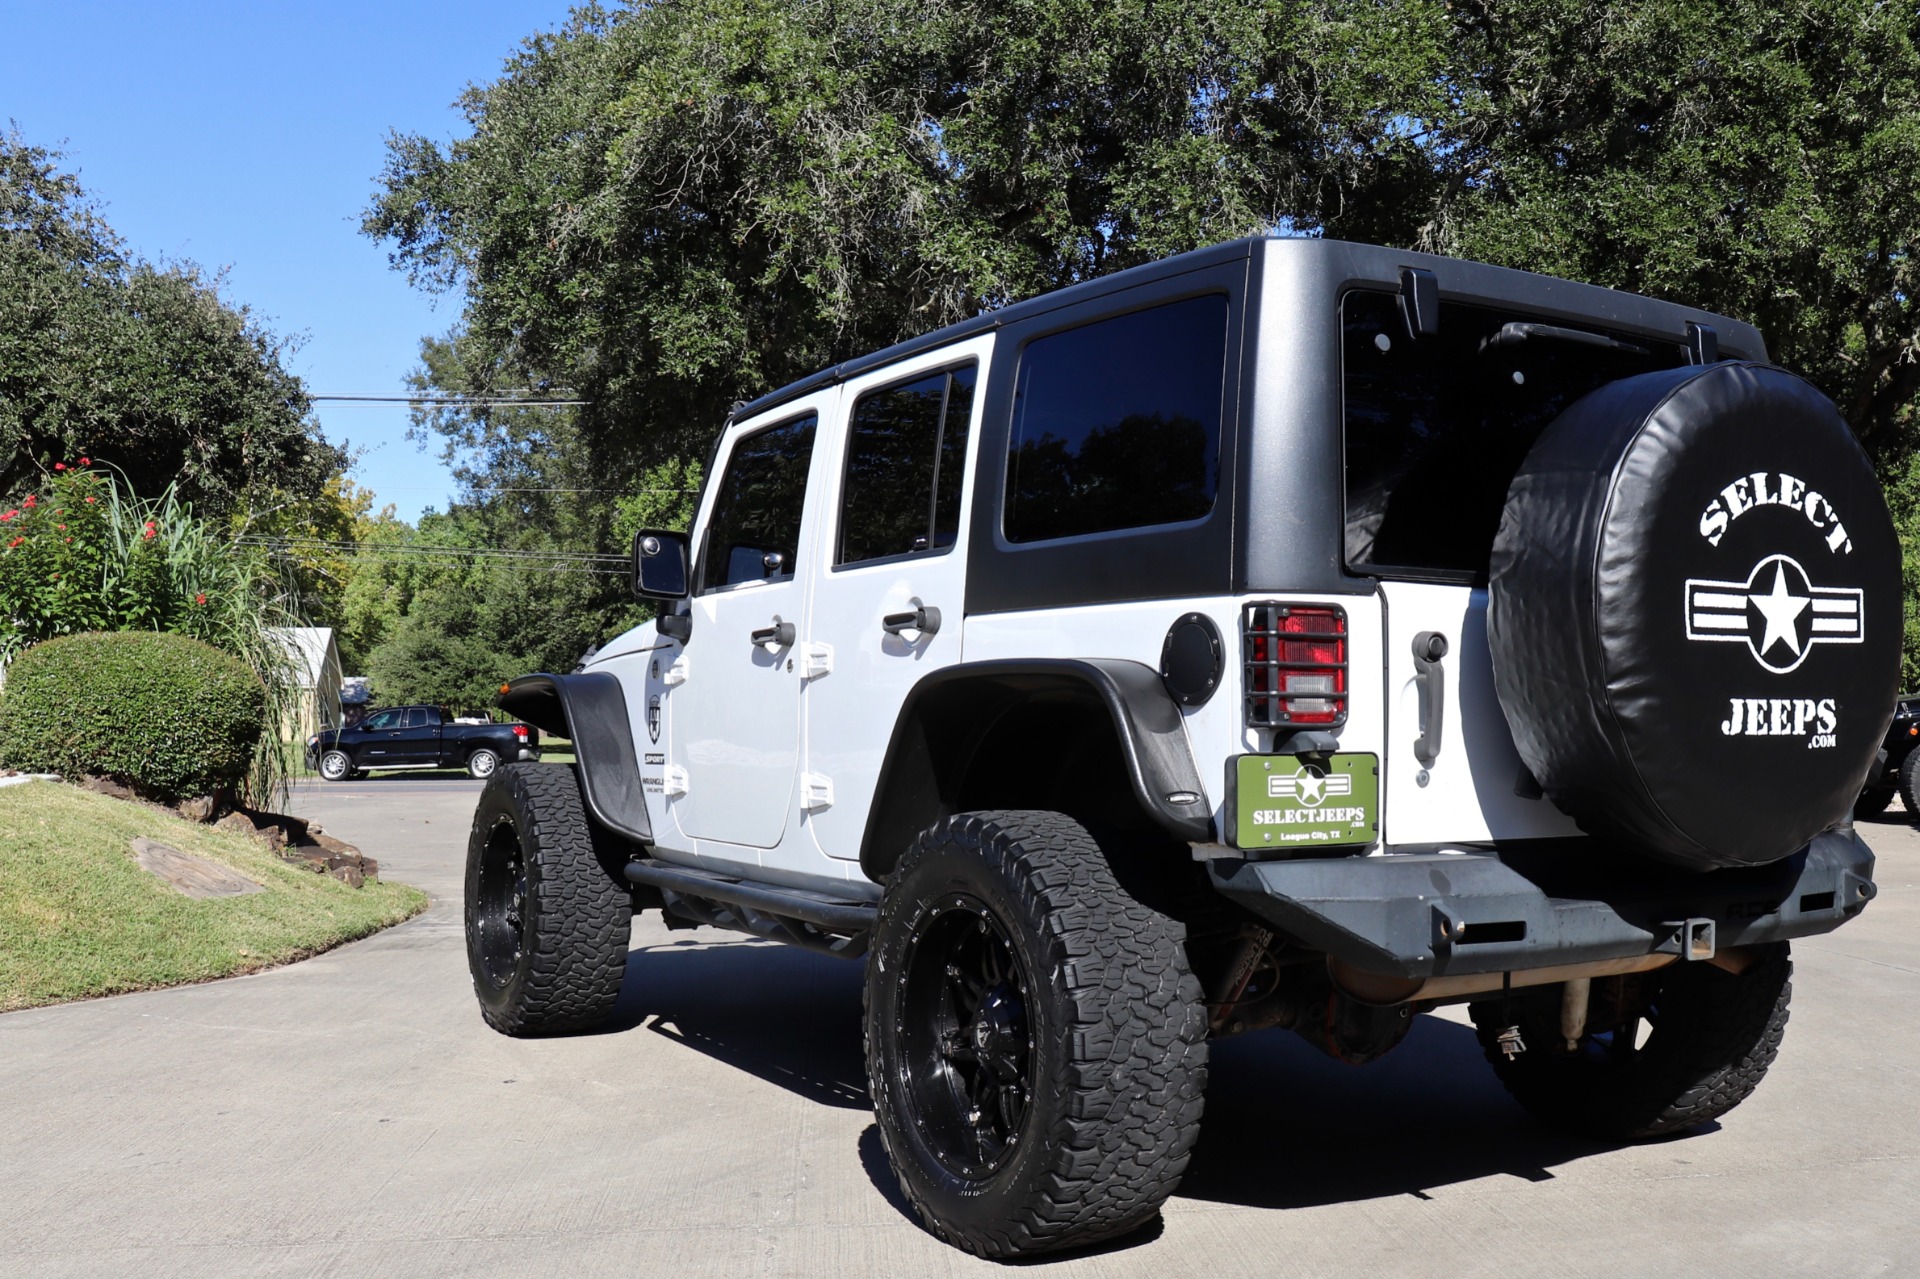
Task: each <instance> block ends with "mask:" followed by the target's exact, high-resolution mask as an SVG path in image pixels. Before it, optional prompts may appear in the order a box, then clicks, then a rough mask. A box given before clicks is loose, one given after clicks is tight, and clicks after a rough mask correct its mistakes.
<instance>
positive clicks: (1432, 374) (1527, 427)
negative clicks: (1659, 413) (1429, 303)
mask: <svg viewBox="0 0 1920 1279" xmlns="http://www.w3.org/2000/svg"><path fill="white" fill-rule="evenodd" d="M1341 311H1342V317H1341V322H1342V329H1343V343H1344V353H1343V369H1342V372H1343V377H1344V381H1345V392H1346V432H1347V525H1346V545H1347V563H1348V564H1350V565H1352V566H1353V567H1355V568H1361V569H1400V570H1405V571H1408V572H1412V573H1416V574H1417V573H1435V572H1437V573H1441V574H1481V573H1485V572H1486V569H1487V560H1488V557H1489V555H1490V554H1491V552H1492V550H1493V536H1494V533H1495V532H1497V531H1498V529H1499V527H1500V510H1501V508H1502V507H1503V506H1504V505H1505V504H1506V498H1507V485H1508V484H1509V483H1511V482H1512V480H1513V475H1514V472H1515V471H1517V470H1519V469H1520V463H1521V462H1522V461H1523V460H1524V459H1525V458H1526V455H1527V451H1528V450H1529V449H1531V448H1532V447H1533V442H1534V440H1535V439H1537V438H1538V437H1539V435H1540V432H1541V431H1542V430H1544V429H1545V428H1546V426H1547V424H1548V423H1549V422H1551V421H1553V419H1554V418H1556V417H1558V416H1559V415H1560V412H1561V410H1563V409H1565V408H1566V407H1567V406H1568V405H1570V404H1572V403H1573V402H1574V401H1575V400H1577V399H1579V398H1580V397H1581V396H1583V395H1585V394H1587V392H1589V391H1592V390H1595V389H1596V388H1598V387H1600V386H1602V385H1604V384H1605V383H1607V382H1611V381H1613V380H1615V379H1616V378H1623V377H1633V376H1634V375H1636V374H1640V373H1651V372H1653V371H1655V370H1656V369H1665V368H1672V367H1673V366H1675V365H1677V364H1680V363H1683V362H1684V361H1685V358H1686V357H1685V354H1684V352H1683V350H1682V349H1681V347H1680V346H1679V345H1678V344H1665V343H1658V342H1649V341H1646V340H1644V339H1638V338H1634V339H1628V338H1620V339H1615V340H1616V341H1617V342H1620V343H1622V344H1623V345H1625V346H1628V347H1631V348H1632V349H1622V347H1621V346H1615V347H1606V346H1594V345H1589V344H1586V343H1583V342H1580V341H1577V340H1568V339H1567V338H1565V337H1559V338H1556V337H1552V336H1549V335H1535V336H1530V337H1527V338H1525V339H1523V340H1519V341H1508V340H1501V341H1495V340H1494V338H1495V337H1496V335H1499V334H1500V333H1501V330H1502V329H1503V328H1504V327H1505V326H1506V325H1507V324H1509V323H1514V322H1521V323H1530V324H1535V325H1544V324H1547V323H1548V322H1547V321H1545V320H1542V319H1541V318H1540V317H1539V316H1525V315H1518V314H1512V313H1507V312H1501V311H1494V310H1489V309H1486V308H1482V307H1471V306H1462V305H1458V304H1454V303H1442V304H1441V306H1440V332H1439V333H1438V334H1436V335H1432V336H1428V337H1423V338H1421V339H1419V340H1418V341H1414V340H1413V339H1411V338H1409V337H1408V336H1407V327H1406V324H1405V322H1404V321H1403V320H1402V319H1401V315H1400V299H1399V298H1398V297H1397V296H1396V295H1394V294H1389V293H1366V292H1353V293H1349V294H1347V296H1346V298H1345V300H1344V302H1343V303H1342V307H1341ZM1562 331H1563V332H1564V331H1565V326H1562ZM1508 336H1509V337H1510V336H1511V334H1509V335H1508ZM1602 336H1604V335H1602Z"/></svg>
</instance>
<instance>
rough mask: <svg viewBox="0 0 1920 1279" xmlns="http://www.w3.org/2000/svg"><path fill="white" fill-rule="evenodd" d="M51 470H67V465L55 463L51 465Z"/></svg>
mask: <svg viewBox="0 0 1920 1279" xmlns="http://www.w3.org/2000/svg"><path fill="white" fill-rule="evenodd" d="M53 469H54V470H56V471H64V470H66V469H67V464H66V463H65V462H55V463H54V464H53Z"/></svg>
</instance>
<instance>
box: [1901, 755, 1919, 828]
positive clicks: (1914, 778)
mask: <svg viewBox="0 0 1920 1279" xmlns="http://www.w3.org/2000/svg"><path fill="white" fill-rule="evenodd" d="M1900 802H1901V803H1903V804H1905V805H1906V806H1907V820H1908V821H1920V749H1915V750H1910V751H1908V752H1907V757H1906V758H1905V759H1903V760H1901V761H1900Z"/></svg>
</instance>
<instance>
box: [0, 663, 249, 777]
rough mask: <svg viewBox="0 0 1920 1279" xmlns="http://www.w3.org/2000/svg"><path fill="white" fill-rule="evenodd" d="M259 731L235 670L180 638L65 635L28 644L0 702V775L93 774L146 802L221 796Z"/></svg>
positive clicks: (242, 676) (240, 668)
mask: <svg viewBox="0 0 1920 1279" xmlns="http://www.w3.org/2000/svg"><path fill="white" fill-rule="evenodd" d="M266 722H267V692H266V688H265V686H264V685H262V684H261V682H260V678H259V676H257V675H255V674H254V673H253V671H252V670H250V669H249V668H248V667H247V665H246V663H244V662H242V661H240V660H238V659H237V658H234V657H231V656H229V655H227V654H226V653H223V652H221V651H220V650H219V649H216V648H214V647H212V646H211V645H208V644H203V643H201V642H200V641H199V640H196V639H190V638H188V637H187V636H185V635H172V634H167V633H165V632H155V631H120V632H115V633H111V634H105V633H94V634H85V635H70V636H65V637H63V638H60V639H52V640H48V641H46V642H45V643H42V644H36V645H34V646H33V647H32V648H30V649H28V650H26V651H25V652H24V653H22V654H20V656H19V657H17V658H15V659H14V661H13V663H12V664H11V665H10V666H8V668H7V678H6V687H5V689H4V691H0V764H4V765H6V766H7V767H9V768H18V769H23V770H26V771H30V772H52V773H63V774H66V775H67V776H78V775H80V774H83V773H101V774H105V775H106V776H108V777H112V778H114V779H116V780H118V781H121V782H125V783H126V784H127V785H130V786H132V787H134V788H135V789H137V790H139V791H141V792H143V793H145V794H148V795H151V796H152V797H153V798H155V799H159V800H166V801H169V802H171V801H174V800H179V799H186V798H191V797H194V796H198V795H206V794H210V793H212V792H215V791H219V790H231V789H233V788H235V787H236V786H238V785H239V783H240V782H241V781H242V780H243V779H244V778H245V777H246V776H247V771H248V769H249V767H250V766H251V765H252V763H253V753H254V748H255V746H256V744H257V743H258V742H259V741H260V739H261V734H262V732H263V730H264V729H265V727H266Z"/></svg>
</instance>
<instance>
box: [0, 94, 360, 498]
mask: <svg viewBox="0 0 1920 1279" xmlns="http://www.w3.org/2000/svg"><path fill="white" fill-rule="evenodd" d="M287 352H288V343H287V342H286V341H285V340H284V339H282V338H279V337H276V336H274V335H273V334H272V333H270V332H269V331H268V330H267V329H266V328H265V327H264V326H263V325H262V324H261V323H260V322H259V321H258V319H257V318H256V317H254V316H253V314H252V313H251V312H249V311H248V310H247V308H245V307H234V306H230V305H228V304H227V303H226V302H224V301H223V300H222V299H221V297H220V280H219V278H218V277H211V278H210V277H208V276H206V275H204V274H203V273H202V272H201V271H200V270H199V268H197V267H195V266H193V265H192V264H190V263H179V264H175V265H171V266H155V265H153V264H152V263H148V262H145V261H141V260H139V259H138V258H136V257H134V256H132V255H130V254H129V253H128V251H127V249H126V246H125V245H124V244H123V243H122V242H121V240H120V238H119V237H118V236H117V235H115V234H114V232H113V230H112V229H111V228H110V227H109V226H108V225H107V223H106V221H105V220H104V219H103V218H102V217H101V215H100V212H99V210H98V208H97V207H96V206H95V205H94V203H93V202H92V201H91V200H90V199H89V198H88V196H87V194H86V192H85V191H84V190H83V189H82V188H81V186H80V183H79V181H78V180H77V179H76V178H75V177H74V176H73V175H72V174H70V173H67V172H64V171H62V170H61V168H60V157H59V156H58V155H57V154H56V153H54V152H51V151H47V150H45V149H43V148H40V147H35V146H31V145H29V144H27V143H26V142H25V141H24V140H23V139H21V137H20V136H19V135H18V134H17V133H14V132H0V493H13V494H18V493H20V492H22V491H24V490H25V489H27V488H29V487H31V486H32V485H33V484H35V483H36V482H38V481H39V477H40V475H41V473H42V470H43V468H44V467H46V466H47V465H48V464H50V463H51V461H53V460H55V459H59V458H74V457H78V456H80V455H82V454H87V455H90V456H92V457H94V458H96V459H99V460H101V461H104V462H108V463H111V464H113V465H114V466H115V467H117V468H119V470H120V471H121V472H122V473H123V474H124V475H126V476H127V477H128V478H129V480H130V481H131V483H132V485H133V488H134V491H135V492H136V493H137V494H139V495H140V496H143V497H153V496H156V495H157V494H159V493H160V492H162V491H164V490H165V489H167V488H168V487H169V486H170V485H177V492H178V493H179V495H180V497H181V498H182V500H185V501H188V502H191V503H192V504H193V506H194V507H195V509H197V510H199V511H200V512H202V513H203V514H205V515H209V516H213V517H224V516H226V515H227V514H228V513H230V512H233V511H236V510H239V509H242V508H245V507H249V506H251V507H256V508H265V507H269V506H274V505H277V504H280V503H284V502H287V501H294V502H303V501H307V500H311V499H312V498H314V497H315V496H317V495H318V494H319V493H320V492H321V490H322V489H323V487H324V486H325V484H326V483H327V481H328V479H329V478H330V477H332V476H333V475H335V474H336V473H338V472H339V470H340V469H341V467H342V466H343V465H344V463H345V457H344V455H343V454H342V453H341V451H340V450H339V449H337V448H334V447H333V446H331V445H329V444H327V443H326V442H325V441H324V440H323V439H322V438H321V436H320V434H319V431H318V428H317V427H316V426H315V424H314V423H313V421H312V420H311V418H310V417H309V416H308V403H307V398H306V393H305V391H304V389H303V388H302V387H301V385H300V382H299V380H298V379H297V378H295V377H294V376H293V375H292V374H291V373H289V372H288V371H287V370H286V369H285V367H284V366H283V359H284V357H285V356H286V354H287Z"/></svg>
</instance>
